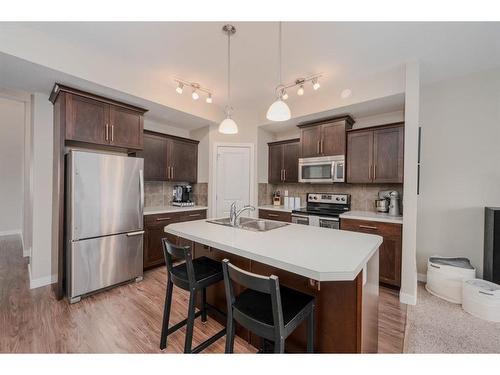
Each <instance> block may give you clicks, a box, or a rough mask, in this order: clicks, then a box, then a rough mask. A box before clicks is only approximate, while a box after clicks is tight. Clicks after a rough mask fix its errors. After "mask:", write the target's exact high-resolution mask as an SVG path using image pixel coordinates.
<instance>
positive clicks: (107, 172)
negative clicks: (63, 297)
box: [66, 150, 144, 303]
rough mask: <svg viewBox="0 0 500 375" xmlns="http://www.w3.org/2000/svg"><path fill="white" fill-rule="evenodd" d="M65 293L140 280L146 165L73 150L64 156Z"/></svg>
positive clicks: (74, 297) (76, 296)
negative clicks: (65, 169)
mask: <svg viewBox="0 0 500 375" xmlns="http://www.w3.org/2000/svg"><path fill="white" fill-rule="evenodd" d="M66 167H67V173H66V176H67V181H66V197H67V198H66V199H67V200H66V225H67V227H66V244H67V246H66V269H67V272H66V293H67V296H68V298H69V300H70V302H71V303H73V302H78V301H79V300H80V298H81V297H82V296H83V295H85V294H88V293H91V292H94V291H96V290H99V289H102V288H106V287H110V286H112V285H115V284H118V283H122V282H124V281H127V280H132V279H136V280H141V279H142V252H143V235H144V231H143V211H144V178H143V170H144V160H143V159H141V158H134V157H127V156H120V155H112V154H104V153H97V152H87V151H76V150H72V151H70V152H69V153H68V154H67V155H66Z"/></svg>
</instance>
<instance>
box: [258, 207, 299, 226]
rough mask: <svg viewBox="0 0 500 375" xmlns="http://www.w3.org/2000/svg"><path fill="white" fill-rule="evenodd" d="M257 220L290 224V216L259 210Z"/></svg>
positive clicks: (281, 212) (278, 212)
mask: <svg viewBox="0 0 500 375" xmlns="http://www.w3.org/2000/svg"><path fill="white" fill-rule="evenodd" d="M259 219H268V220H276V221H284V222H287V223H291V222H292V214H291V213H290V212H284V211H274V210H263V209H259Z"/></svg>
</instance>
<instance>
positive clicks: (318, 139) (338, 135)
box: [299, 116, 354, 158]
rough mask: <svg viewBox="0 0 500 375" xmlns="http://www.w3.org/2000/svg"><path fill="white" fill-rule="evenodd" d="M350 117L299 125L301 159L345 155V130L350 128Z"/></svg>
mask: <svg viewBox="0 0 500 375" xmlns="http://www.w3.org/2000/svg"><path fill="white" fill-rule="evenodd" d="M352 124H354V120H353V119H352V117H350V116H342V117H334V118H329V119H323V120H321V121H315V122H311V123H304V124H300V125H299V128H300V129H301V135H300V140H301V141H300V146H301V147H300V156H301V157H302V158H310V157H319V156H334V155H345V151H346V140H345V138H346V130H349V129H351V128H352Z"/></svg>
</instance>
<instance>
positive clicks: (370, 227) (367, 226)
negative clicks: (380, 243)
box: [359, 225, 378, 230]
mask: <svg viewBox="0 0 500 375" xmlns="http://www.w3.org/2000/svg"><path fill="white" fill-rule="evenodd" d="M359 227H360V228H363V229H370V230H377V229H378V228H377V227H372V226H371V225H360V226H359Z"/></svg>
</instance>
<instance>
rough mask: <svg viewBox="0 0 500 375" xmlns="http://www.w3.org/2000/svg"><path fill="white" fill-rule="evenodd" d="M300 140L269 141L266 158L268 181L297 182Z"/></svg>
mask: <svg viewBox="0 0 500 375" xmlns="http://www.w3.org/2000/svg"><path fill="white" fill-rule="evenodd" d="M299 141H300V140H299V139H298V138H295V139H290V140H286V141H278V142H270V143H268V145H269V158H268V163H269V165H268V182H269V183H280V182H297V181H298V168H299V152H300V142H299Z"/></svg>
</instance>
